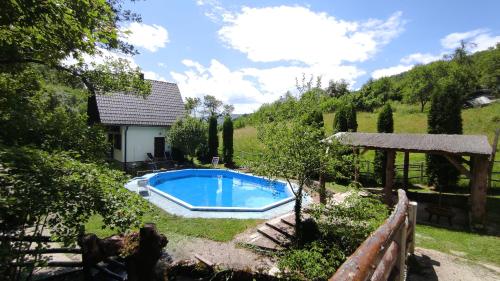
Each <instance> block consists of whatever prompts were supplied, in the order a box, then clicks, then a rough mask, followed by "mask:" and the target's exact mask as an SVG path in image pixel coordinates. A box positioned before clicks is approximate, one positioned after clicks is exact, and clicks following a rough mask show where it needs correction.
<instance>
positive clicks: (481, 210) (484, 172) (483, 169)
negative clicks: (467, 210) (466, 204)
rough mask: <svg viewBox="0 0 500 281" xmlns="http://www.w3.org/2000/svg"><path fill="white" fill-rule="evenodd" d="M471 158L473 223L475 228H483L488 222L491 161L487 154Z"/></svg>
mask: <svg viewBox="0 0 500 281" xmlns="http://www.w3.org/2000/svg"><path fill="white" fill-rule="evenodd" d="M471 160H472V178H471V194H470V196H471V197H470V199H471V225H472V226H473V227H474V228H481V227H484V225H485V223H486V199H487V198H486V192H487V189H488V168H489V165H490V161H489V157H488V156H485V155H476V156H473V157H472V159H471Z"/></svg>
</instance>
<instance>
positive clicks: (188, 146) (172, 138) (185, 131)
mask: <svg viewBox="0 0 500 281" xmlns="http://www.w3.org/2000/svg"><path fill="white" fill-rule="evenodd" d="M167 137H168V140H169V142H170V144H171V145H172V149H173V151H172V154H176V155H177V156H176V157H174V155H172V157H173V158H177V161H180V160H183V159H184V155H188V156H191V158H193V157H195V156H196V151H197V150H198V149H199V146H200V145H201V144H204V143H206V142H207V126H206V124H205V122H203V121H202V120H200V119H197V118H194V117H190V116H186V117H185V118H184V119H179V120H177V121H176V122H175V123H174V124H173V125H172V127H171V128H170V130H168V132H167ZM174 160H175V159H174Z"/></svg>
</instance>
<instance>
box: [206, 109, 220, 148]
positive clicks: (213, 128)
mask: <svg viewBox="0 0 500 281" xmlns="http://www.w3.org/2000/svg"><path fill="white" fill-rule="evenodd" d="M208 155H209V156H210V157H217V155H219V136H218V135H217V116H215V115H212V116H210V118H209V119H208Z"/></svg>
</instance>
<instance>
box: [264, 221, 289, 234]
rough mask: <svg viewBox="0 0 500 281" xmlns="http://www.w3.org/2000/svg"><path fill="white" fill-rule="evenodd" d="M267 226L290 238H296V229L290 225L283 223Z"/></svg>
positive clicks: (267, 223) (270, 223) (268, 223)
mask: <svg viewBox="0 0 500 281" xmlns="http://www.w3.org/2000/svg"><path fill="white" fill-rule="evenodd" d="M266 225H267V226H269V227H271V228H272V229H274V230H276V231H278V232H280V233H282V234H283V235H285V236H287V237H288V238H294V237H295V228H294V227H293V226H291V225H289V224H286V223H284V222H282V221H277V222H266Z"/></svg>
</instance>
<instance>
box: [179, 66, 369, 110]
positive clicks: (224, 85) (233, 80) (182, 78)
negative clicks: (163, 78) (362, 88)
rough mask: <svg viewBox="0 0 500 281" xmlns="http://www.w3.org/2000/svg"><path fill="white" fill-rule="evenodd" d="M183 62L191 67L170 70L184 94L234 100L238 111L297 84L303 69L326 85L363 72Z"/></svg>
mask: <svg viewBox="0 0 500 281" xmlns="http://www.w3.org/2000/svg"><path fill="white" fill-rule="evenodd" d="M182 63H183V64H184V65H185V66H186V67H187V68H188V69H187V70H186V71H184V72H170V75H171V76H172V78H173V79H174V80H175V81H176V82H177V83H178V85H179V88H180V90H181V92H182V95H183V96H185V97H186V96H187V97H202V96H204V95H206V94H210V95H214V96H216V97H217V98H218V99H220V100H222V101H223V102H225V103H231V104H233V105H234V106H235V113H248V112H252V111H254V110H256V109H257V108H258V107H259V106H260V105H261V104H262V103H269V102H273V101H275V100H277V99H278V98H279V97H280V96H281V95H283V94H284V93H285V92H286V91H287V90H293V89H294V88H295V77H301V76H302V73H305V74H306V75H309V74H314V75H316V76H322V78H323V86H325V85H326V84H327V81H328V80H329V79H335V80H339V79H346V80H348V81H350V82H354V79H355V78H357V77H359V76H360V75H362V74H363V73H364V72H363V71H361V70H359V69H357V68H356V67H354V66H335V65H332V66H330V67H325V66H324V65H313V66H281V67H274V68H267V69H258V68H242V69H237V70H231V69H229V68H228V67H227V66H225V65H224V64H222V63H221V62H219V61H217V60H215V59H213V60H212V61H211V62H210V65H209V66H207V67H205V66H203V65H201V64H200V63H198V62H195V61H192V60H188V59H185V60H183V61H182Z"/></svg>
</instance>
